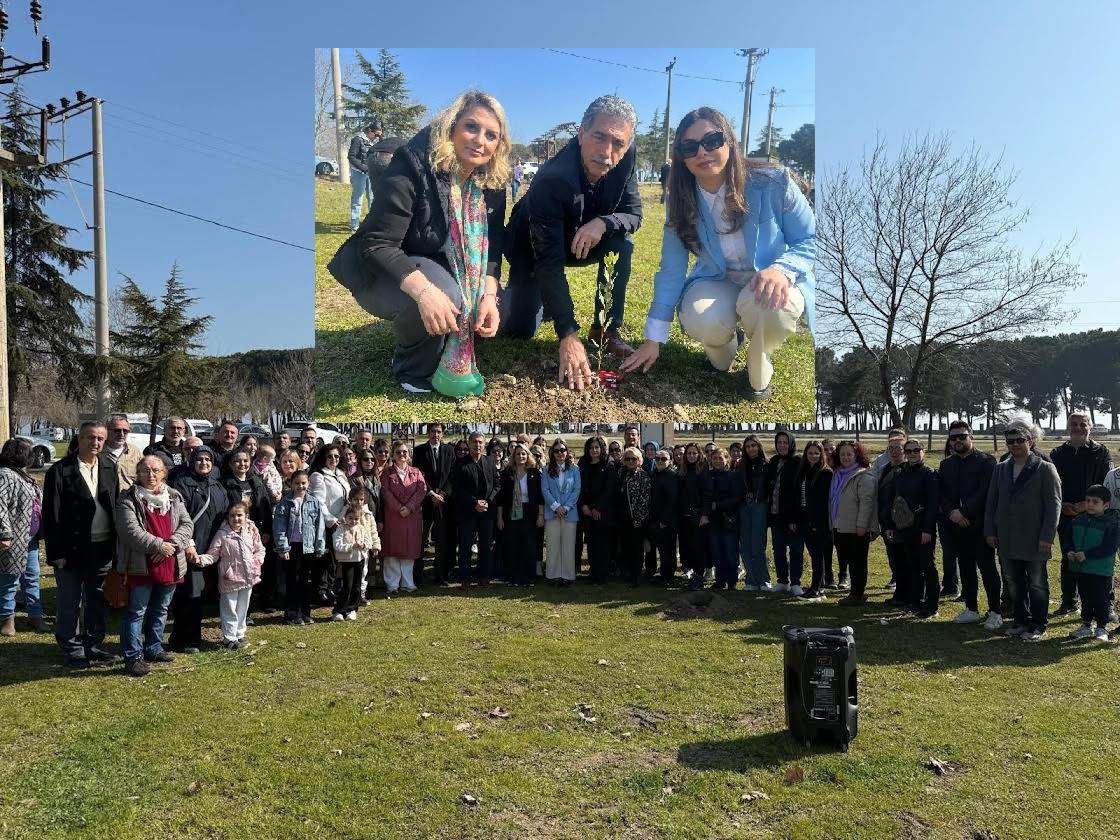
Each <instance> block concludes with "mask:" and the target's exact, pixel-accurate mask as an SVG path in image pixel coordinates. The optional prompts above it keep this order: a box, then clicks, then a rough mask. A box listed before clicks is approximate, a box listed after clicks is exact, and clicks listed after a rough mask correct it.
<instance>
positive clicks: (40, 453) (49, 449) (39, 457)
mask: <svg viewBox="0 0 1120 840" xmlns="http://www.w3.org/2000/svg"><path fill="white" fill-rule="evenodd" d="M17 437H20V438H23V439H24V440H26V441H27V442H28V443H30V444H31V466H32V467H36V468H38V467H45V466H47V465H49V464H50V463H51V462H52V461H53V460H54V444H53V443H52V442H51V441H50V440H49V439H48V438H45V437H40V436H39V435H17Z"/></svg>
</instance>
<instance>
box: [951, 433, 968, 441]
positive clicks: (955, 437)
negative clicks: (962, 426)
mask: <svg viewBox="0 0 1120 840" xmlns="http://www.w3.org/2000/svg"><path fill="white" fill-rule="evenodd" d="M949 440H968V432H962V433H961V434H956V435H949Z"/></svg>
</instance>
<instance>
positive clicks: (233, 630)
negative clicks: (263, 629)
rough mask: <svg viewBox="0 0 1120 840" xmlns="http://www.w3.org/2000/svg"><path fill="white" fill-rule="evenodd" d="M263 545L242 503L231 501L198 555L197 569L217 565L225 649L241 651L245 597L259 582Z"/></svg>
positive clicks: (262, 560)
mask: <svg viewBox="0 0 1120 840" xmlns="http://www.w3.org/2000/svg"><path fill="white" fill-rule="evenodd" d="M263 562H264V543H263V542H261V535H260V531H258V530H257V526H256V525H254V524H253V522H252V520H250V519H249V508H248V506H247V505H246V504H245V503H244V502H234V503H233V504H231V505H230V506H229V508H228V510H227V511H226V521H225V522H224V523H223V524H222V527H221V528H220V529H219V530H218V533H217V534H215V535H214V540H213V542H211V543H210V550H209V551H207V552H206V553H205V554H200V555H199V556H198V564H199V565H200V566H209V565H211V564H213V563H217V564H218V605H219V608H220V610H221V616H222V637H223V638H224V639H225V646H226V647H228V648H238V649H240V648H243V647H246V646H247V645H248V642H246V641H245V622H246V619H248V617H249V596H250V595H251V594H252V593H253V585H254V584H256V583H258V582H259V581H260V579H261V564H262V563H263Z"/></svg>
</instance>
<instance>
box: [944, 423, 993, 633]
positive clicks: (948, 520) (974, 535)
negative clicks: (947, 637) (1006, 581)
mask: <svg viewBox="0 0 1120 840" xmlns="http://www.w3.org/2000/svg"><path fill="white" fill-rule="evenodd" d="M949 445H950V447H951V448H952V450H953V454H952V455H950V456H949V457H948V458H946V459H945V460H943V461H942V462H941V464H940V465H939V466H938V468H937V475H938V477H939V478H940V482H941V525H942V528H941V534H942V550H943V551H944V552H945V553H946V554H949V553H952V554H953V555H955V556H956V558H957V564H958V566H959V568H960V577H961V589H962V590H963V595H964V612H962V613H961V614H960V615H958V616H957V617H956V618H954V619H953V621H954V622H956V623H957V624H971V623H974V622H977V621H980V604H979V592H980V585H979V581H978V580H977V575H976V572H977V570H979V572H980V577H981V578H982V579H983V581H984V594H985V596H986V597H987V599H988V615H987V618H986V620H985V621H984V627H986V628H987V629H988V630H998V629H999V628H1000V627H1001V626H1003V616H1002V614H1001V610H1000V595H1001V593H1000V585H1001V578H1000V573H999V570H998V569H997V568H996V556H995V551H994V550H993V549H992V547H991V546H990V545H988V543H987V541H986V540H985V539H984V508H985V505H986V504H987V500H988V485H989V484H991V481H992V470H994V469H995V466H996V459H995V458H994V457H992V456H991V455H989V454H988V453H987V452H980V451H979V450H978V449H976V447H975V446H974V445H973V441H972V429H971V427H970V426H969V425H968V423H966V422H965V421H964V420H954V421H953V422H952V423H950V424H949ZM945 573H946V574H948V570H946V572H945Z"/></svg>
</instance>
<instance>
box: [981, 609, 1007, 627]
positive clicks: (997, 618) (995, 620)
mask: <svg viewBox="0 0 1120 840" xmlns="http://www.w3.org/2000/svg"><path fill="white" fill-rule="evenodd" d="M1001 627H1003V616H1002V615H1000V614H999V613H998V612H990V613H988V620H987V621H985V622H984V629H986V630H998V629H999V628H1001Z"/></svg>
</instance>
